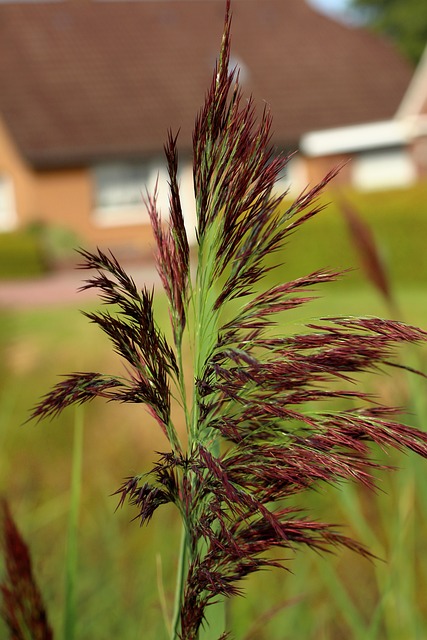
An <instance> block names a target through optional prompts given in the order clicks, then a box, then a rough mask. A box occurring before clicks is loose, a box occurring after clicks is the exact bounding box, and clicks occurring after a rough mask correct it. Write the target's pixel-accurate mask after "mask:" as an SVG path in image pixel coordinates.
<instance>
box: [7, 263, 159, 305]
mask: <svg viewBox="0 0 427 640" xmlns="http://www.w3.org/2000/svg"><path fill="white" fill-rule="evenodd" d="M127 270H128V273H130V274H131V275H132V277H133V278H134V280H135V282H136V284H137V285H138V286H139V287H142V285H144V284H146V285H147V286H148V287H151V286H153V285H154V284H155V285H157V286H158V284H159V277H158V275H157V272H156V268H155V266H154V265H153V264H147V265H144V266H142V267H141V266H140V267H135V266H132V267H129V269H127ZM89 274H90V272H88V271H83V270H82V269H74V270H70V271H60V272H57V273H52V274H49V275H46V276H43V277H41V278H34V279H31V280H0V308H3V309H5V308H6V309H7V308H9V309H25V308H35V307H46V306H55V305H65V304H81V303H82V302H83V301H85V300H91V299H92V300H94V299H96V297H97V293H96V291H95V290H94V289H89V290H87V291H80V292H79V291H78V289H79V287H81V286H82V284H83V281H84V280H85V279H86V278H87V277H88V276H89Z"/></svg>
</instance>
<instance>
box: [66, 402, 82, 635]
mask: <svg viewBox="0 0 427 640" xmlns="http://www.w3.org/2000/svg"><path fill="white" fill-rule="evenodd" d="M83 414H84V411H83V408H82V407H76V408H75V414H74V441H73V457H72V467H71V491H70V497H71V499H70V511H69V517H68V539H67V552H66V559H65V599H64V625H63V637H64V640H75V638H76V625H77V606H76V590H77V582H78V572H77V556H78V522H79V511H80V495H81V485H82V461H83V431H84V418H83Z"/></svg>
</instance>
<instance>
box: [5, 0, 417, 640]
mask: <svg viewBox="0 0 427 640" xmlns="http://www.w3.org/2000/svg"><path fill="white" fill-rule="evenodd" d="M224 5H225V3H224V2H223V0H169V1H166V0H147V1H144V0H137V1H133V2H130V1H129V2H127V1H119V0H117V1H114V0H112V1H110V2H102V1H90V0H64V1H58V2H4V1H1V2H0V87H1V90H0V355H1V359H0V418H1V427H0V438H1V440H2V456H1V459H0V463H1V464H0V493H1V494H2V495H3V496H5V497H6V498H7V499H8V501H9V503H10V506H11V509H12V511H13V513H14V515H15V517H16V519H17V521H18V523H19V525H20V527H21V530H22V532H23V534H24V536H25V538H26V539H27V541H28V542H29V544H30V548H31V552H32V554H33V558H34V563H35V570H36V574H37V577H38V580H39V583H40V585H41V588H42V591H43V594H44V596H45V601H46V603H47V606H48V609H49V615H50V619H51V621H52V624H53V627H54V629H55V631H56V636H55V637H60V636H61V628H62V617H63V605H64V566H65V557H66V539H67V526H68V525H67V518H68V511H69V504H70V474H71V465H72V447H73V432H74V428H75V423H76V420H78V419H80V418H82V419H83V421H84V446H83V471H82V497H81V500H82V503H81V510H80V521H79V522H80V524H79V540H78V545H79V557H78V574H77V575H78V581H77V603H78V608H77V611H78V623H77V635H76V637H77V638H79V639H80V638H81V639H84V640H86V639H93V638H96V639H98V638H105V639H109V638H116V637H117V638H121V639H123V640H126V639H128V638H129V639H131V638H132V639H133V638H136V637H141V638H146V639H147V640H158V639H161V638H166V637H167V635H166V632H165V629H164V622H163V615H162V607H161V604H160V603H161V602H162V601H163V608H166V609H171V608H172V605H173V587H174V580H175V569H176V566H175V562H176V553H177V550H178V544H179V541H178V538H179V523H178V521H177V518H176V514H175V513H174V511H173V510H169V509H168V508H164V509H163V511H160V512H159V513H158V514H156V516H155V518H154V521H153V522H152V523H150V526H149V527H148V528H144V529H143V530H140V529H139V527H138V524H137V523H135V522H132V523H130V520H131V519H132V517H133V516H134V515H135V513H134V512H133V511H132V509H131V508H129V507H127V506H126V507H124V508H123V509H122V510H121V511H118V512H117V513H114V509H115V507H116V504H117V499H116V496H114V497H112V495H111V494H112V493H113V492H114V491H115V490H116V489H117V488H118V487H119V486H120V484H121V482H122V480H123V478H124V477H127V476H130V475H133V474H135V473H140V472H143V471H145V470H148V469H149V468H150V467H151V464H152V462H153V461H154V460H155V454H154V451H159V450H163V449H164V448H165V447H166V446H167V443H166V442H165V441H164V440H163V438H162V435H161V433H159V431H158V429H157V428H156V426H155V425H154V424H153V423H152V421H151V419H150V418H149V416H148V414H147V413H146V412H145V411H144V409H143V408H141V407H139V406H135V407H127V406H123V407H121V406H117V407H116V406H114V405H107V404H105V403H101V402H99V403H98V402H97V403H93V404H92V405H90V406H87V407H85V409H84V412H83V414H82V416H77V417H76V414H75V412H73V410H68V411H67V412H65V413H64V414H63V415H62V416H61V417H59V418H58V419H55V420H54V421H52V422H46V423H43V424H38V425H35V424H24V422H25V420H26V418H27V417H28V413H29V410H30V409H31V408H32V407H33V406H34V405H35V403H37V401H38V400H39V398H40V397H41V396H42V395H43V394H44V393H46V392H47V391H48V390H49V389H50V388H51V387H52V385H53V384H55V383H56V382H57V381H58V375H59V374H61V373H68V372H72V371H105V372H110V373H116V372H117V373H119V372H122V371H123V365H122V363H121V362H120V361H119V359H118V358H117V357H116V356H115V355H114V354H113V352H112V349H111V348H110V346H109V344H108V341H107V338H105V337H104V336H103V335H101V334H100V333H99V332H98V331H97V330H96V328H95V327H93V326H91V325H90V324H89V322H88V321H87V319H85V318H84V317H83V316H82V315H81V314H80V311H79V310H81V309H83V310H86V311H88V310H93V309H95V308H96V307H97V306H98V302H97V300H96V299H95V298H94V297H93V296H92V295H90V294H88V293H86V294H82V293H80V294H78V293H77V288H78V287H79V286H80V285H81V284H82V280H83V278H84V275H85V274H84V273H82V272H80V271H77V270H76V269H75V266H76V263H78V262H79V259H78V257H77V256H76V252H75V249H76V248H77V247H84V248H85V249H93V248H95V247H96V246H98V247H100V248H102V249H103V250H106V249H111V250H112V251H113V253H114V254H115V255H116V256H117V257H118V258H119V259H120V260H121V261H122V263H123V264H124V265H125V266H126V267H127V268H128V269H129V270H130V271H131V272H132V274H133V275H134V277H135V279H136V281H137V283H138V284H140V285H142V284H143V283H148V284H149V285H156V290H157V291H158V292H159V293H158V294H157V295H156V308H157V311H158V318H159V321H160V323H161V324H164V326H165V327H166V326H167V322H168V314H167V308H166V304H165V300H164V298H163V295H162V293H161V291H160V288H159V287H158V281H157V276H156V273H155V268H154V266H153V262H152V257H151V256H152V244H153V241H152V235H151V229H150V227H149V224H148V216H147V213H146V210H145V206H144V202H143V197H144V194H145V192H146V189H148V190H150V191H152V190H153V189H154V188H155V185H156V183H157V184H158V202H159V206H160V209H161V210H162V213H163V216H164V217H165V219H166V218H167V215H168V208H167V207H168V205H167V203H168V200H167V199H168V193H167V177H166V172H165V163H164V159H163V155H162V154H163V144H164V142H165V140H166V136H167V131H168V128H171V129H172V132H173V133H174V134H175V133H177V132H178V130H179V139H178V140H179V149H180V174H179V176H180V185H181V193H182V203H183V210H184V213H185V216H186V224H187V229H188V233H189V236H190V238H191V239H192V242H193V243H194V242H195V231H194V227H195V211H194V199H193V195H192V155H191V132H192V127H193V124H194V118H195V115H196V114H197V112H198V111H199V109H200V107H201V105H202V103H203V99H204V96H205V94H206V91H207V89H208V87H209V83H210V79H211V76H212V70H213V67H214V64H215V60H216V57H217V53H218V50H219V44H220V38H221V32H222V24H223V16H224ZM232 11H233V36H232V61H231V64H232V66H233V68H234V67H236V69H237V72H238V74H239V80H240V83H241V85H242V90H243V92H244V95H245V97H246V96H249V95H250V94H253V96H254V102H255V106H256V109H258V110H259V112H260V113H261V112H262V109H264V107H265V106H266V105H268V107H269V108H270V109H271V112H272V115H273V135H272V142H273V145H274V147H275V150H276V151H277V153H283V152H284V153H288V154H290V160H289V163H288V165H287V168H286V171H285V172H284V174H283V176H282V178H281V180H280V183H279V184H278V189H280V190H284V189H288V190H289V193H288V196H287V197H288V198H292V197H294V196H295V195H297V194H299V193H300V192H301V191H302V190H303V189H305V188H306V187H307V186H308V187H312V186H314V185H315V184H316V183H317V182H319V181H320V180H321V179H322V178H323V177H324V175H325V174H326V173H327V172H328V171H330V170H331V169H333V168H334V167H336V166H337V165H340V166H342V168H341V171H340V173H339V174H338V176H337V178H336V179H335V180H334V181H333V182H332V183H331V184H330V185H329V187H328V189H327V191H326V193H325V194H324V196H322V203H323V204H325V210H324V211H323V212H322V213H321V214H320V215H319V216H318V217H317V218H316V219H314V220H312V221H310V222H308V223H307V224H305V225H304V226H303V228H302V229H300V230H299V231H298V232H297V233H296V235H295V236H294V237H293V238H292V242H291V243H290V244H289V245H287V246H286V247H285V248H284V250H283V252H282V254H281V255H276V256H275V258H274V260H275V261H277V264H279V263H280V265H281V266H280V267H279V268H278V269H277V271H276V272H275V276H274V278H275V279H276V280H279V281H283V280H287V279H291V278H293V277H297V276H300V275H303V274H305V273H307V272H308V271H313V270H315V269H318V268H320V267H330V268H333V269H350V271H349V273H347V274H346V276H345V277H344V278H343V279H342V280H340V281H339V282H338V283H336V284H334V285H329V286H328V287H327V288H326V289H325V290H324V291H319V292H316V293H317V295H321V296H322V297H321V298H319V299H318V300H316V301H314V302H312V303H310V305H309V306H308V307H306V308H304V309H303V310H301V311H299V312H298V313H295V314H293V315H292V316H291V317H290V318H289V319H286V322H288V323H289V326H290V327H291V328H292V330H295V327H297V328H298V326H301V325H302V323H303V322H306V321H309V320H311V319H312V318H313V317H316V316H319V315H322V316H325V315H337V314H364V315H365V314H374V315H384V316H389V317H390V316H393V317H395V318H399V319H404V320H405V321H408V322H410V323H412V324H416V325H418V326H421V327H422V328H424V329H427V296H426V294H427V285H426V283H427V251H426V243H427V56H426V55H425V54H424V48H425V44H426V42H427V11H426V6H425V2H423V1H422V0H394V1H390V2H384V1H380V0H377V1H375V0H347V1H346V0H341V1H339V0H335V1H333V0H330V1H329V2H328V0H310V1H308V0H307V1H305V0H234V1H233V3H232ZM425 358H426V353H425V352H423V351H422V350H417V351H410V352H407V353H404V354H402V359H404V360H405V361H406V362H408V361H409V362H410V364H411V365H412V366H415V367H416V368H421V369H422V370H423V371H426V369H427V366H426V361H425ZM188 364H189V366H190V365H191V362H190V358H189V357H188ZM363 383H364V384H365V385H366V387H367V388H368V389H369V390H370V391H372V392H373V393H375V394H377V395H378V396H380V397H381V398H382V399H383V400H384V401H385V402H389V403H394V404H398V405H399V406H402V411H403V413H404V415H405V419H406V421H407V422H408V423H410V424H413V425H416V426H420V427H425V424H426V418H427V406H426V386H425V382H423V381H422V380H421V379H412V378H410V377H408V376H406V375H405V374H404V373H399V374H396V375H393V376H390V375H388V376H387V377H384V376H374V375H371V376H369V377H368V376H367V377H366V379H365V380H364V381H363ZM376 456H377V457H378V459H382V458H383V457H384V455H383V454H382V453H381V452H376ZM387 464H391V465H395V466H396V467H398V468H400V470H398V471H396V472H395V473H393V474H391V475H390V476H389V477H386V478H381V481H380V489H381V490H380V491H379V492H378V494H377V495H374V496H370V495H366V493H365V492H363V491H359V490H356V489H355V488H354V487H352V486H346V487H341V488H340V490H335V489H329V488H328V491H325V490H323V491H320V492H319V493H316V494H315V495H309V496H307V498H306V502H305V503H304V504H303V506H304V507H305V508H307V509H308V510H310V513H312V514H313V515H316V516H317V517H319V518H321V519H322V518H324V519H329V520H330V521H333V522H340V523H343V524H344V525H345V529H344V530H345V532H346V533H348V534H349V535H353V536H355V537H356V538H358V539H359V540H361V541H363V542H365V543H366V544H368V545H370V547H371V549H372V551H373V553H374V554H375V555H377V556H379V557H380V558H381V559H382V561H378V562H374V563H369V562H368V561H366V560H362V559H360V558H358V557H355V556H353V555H351V554H350V553H347V552H345V553H342V552H340V553H339V554H337V556H336V557H333V558H326V559H325V558H320V557H318V556H316V555H315V554H314V553H312V552H304V553H301V552H300V553H299V554H297V555H296V556H295V558H293V557H292V558H290V562H289V568H290V569H291V571H292V574H288V573H287V572H286V573H285V572H271V573H269V574H264V573H263V574H260V575H259V576H254V577H253V578H252V579H251V580H249V581H248V582H247V597H246V598H244V599H239V600H236V602H234V603H233V604H232V605H231V606H230V608H229V611H228V615H229V622H230V627H231V628H232V630H233V633H234V634H235V637H236V638H238V639H242V640H243V639H245V640H249V639H252V640H264V639H265V640H267V639H269V640H270V639H271V638H275V639H276V638H277V639H278V640H285V639H287V638H289V639H291V638H292V640H295V639H301V640H307V639H316V640H318V639H325V640H333V639H335V638H336V639H338V640H340V639H342V638H355V639H358V638H363V639H364V640H365V639H366V638H372V639H374V638H375V639H377V638H384V639H385V640H403V639H405V640H406V639H409V640H412V639H415V638H420V639H421V638H425V637H426V636H427V594H426V588H427V560H426V554H425V538H426V533H427V506H426V505H427V495H426V489H425V487H426V486H427V482H426V477H427V476H426V474H427V465H426V464H425V463H424V462H423V461H421V460H420V461H419V460H416V459H415V456H404V457H403V456H402V455H400V456H399V455H397V454H396V455H393V456H389V457H388V458H387ZM0 636H2V634H1V627H0ZM2 637H3V636H2Z"/></svg>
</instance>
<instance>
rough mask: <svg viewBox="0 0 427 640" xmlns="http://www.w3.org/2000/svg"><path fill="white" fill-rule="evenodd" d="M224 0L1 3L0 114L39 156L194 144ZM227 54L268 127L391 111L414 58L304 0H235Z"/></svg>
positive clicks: (299, 126) (298, 128)
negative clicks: (269, 119)
mask: <svg viewBox="0 0 427 640" xmlns="http://www.w3.org/2000/svg"><path fill="white" fill-rule="evenodd" d="M224 6H225V1H224V0H199V1H195V0H169V1H167V0H146V1H139V2H138V1H133V2H131V1H126V0H122V1H115V2H114V1H113V2H89V1H88V0H87V1H85V2H84V1H80V2H78V1H74V2H71V1H65V2H45V3H42V2H40V3H39V2H31V3H0V114H1V116H2V117H3V119H4V121H5V122H6V124H7V126H8V128H9V130H10V132H11V133H12V135H13V137H14V139H15V141H16V143H17V144H18V146H19V147H20V149H21V151H22V153H23V154H24V156H25V157H26V158H27V159H28V160H29V162H30V163H32V164H33V165H35V166H38V167H43V166H50V165H61V164H62V165H69V164H79V163H85V162H89V161H93V160H95V159H98V158H105V157H114V156H118V155H124V154H126V155H137V154H141V153H142V152H146V153H149V152H153V151H156V150H160V149H161V146H162V143H163V140H164V139H165V132H166V129H167V127H168V126H172V128H173V129H177V128H179V127H181V142H182V144H183V145H184V146H189V145H190V140H191V128H192V124H193V121H194V115H195V112H196V111H197V109H198V108H199V107H200V105H201V103H202V100H203V97H204V94H205V91H206V89H207V86H208V83H209V79H210V76H211V72H212V68H213V64H214V61H215V58H216V55H217V52H218V48H219V43H220V36H221V31H222V23H223V14H224ZM232 10H233V16H234V20H233V45H232V46H233V55H234V59H235V60H236V61H238V62H240V63H242V68H243V71H242V80H243V81H244V86H245V90H248V91H250V92H252V93H253V94H254V97H255V99H256V101H258V102H259V103H263V101H266V102H268V103H269V104H270V105H271V108H272V111H273V115H274V129H275V139H276V141H277V142H278V143H279V144H294V143H295V142H296V141H297V140H298V138H299V136H300V135H301V134H302V133H303V132H304V131H307V130H312V129H318V128H323V127H332V126H339V125H345V124H353V123H360V122H366V121H372V120H379V119H386V118H389V117H391V116H392V115H393V114H394V112H395V111H396V109H397V107H398V104H399V102H400V100H401V99H402V96H403V94H404V91H405V89H406V87H407V85H408V83H409V80H410V77H411V70H410V68H409V67H408V66H407V64H406V63H405V62H404V61H403V60H402V59H401V57H400V56H399V55H398V54H397V53H396V51H394V50H393V49H392V47H391V46H390V45H389V44H388V43H386V42H384V41H383V40H381V39H379V38H378V37H375V36H373V35H371V34H369V33H367V32H366V31H363V30H361V29H358V28H352V27H347V26H344V25H342V24H339V23H338V22H335V21H334V20H332V19H330V18H326V17H324V16H322V15H321V14H319V13H317V12H316V11H315V10H313V9H312V8H311V7H309V6H308V5H307V4H306V3H305V2H304V0H234V2H233V4H232Z"/></svg>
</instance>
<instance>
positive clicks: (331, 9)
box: [310, 0, 348, 13]
mask: <svg viewBox="0 0 427 640" xmlns="http://www.w3.org/2000/svg"><path fill="white" fill-rule="evenodd" d="M310 3H311V4H313V5H314V6H315V7H318V8H319V9H322V10H324V11H325V12H327V13H340V12H342V11H344V10H345V9H346V7H347V5H348V0H310Z"/></svg>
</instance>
